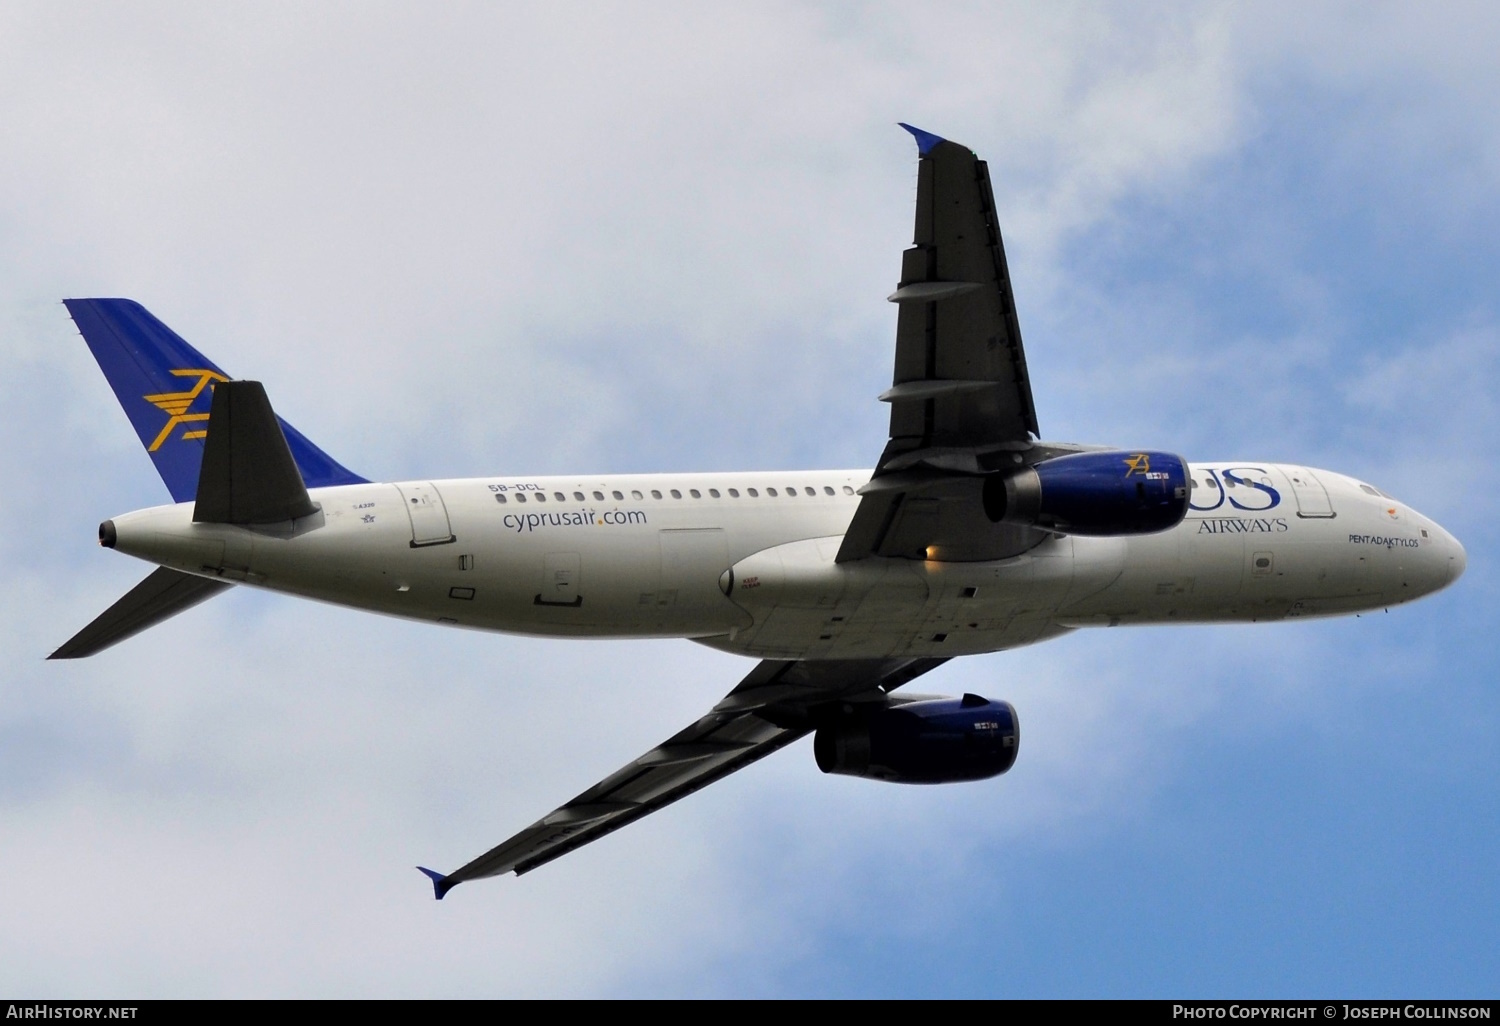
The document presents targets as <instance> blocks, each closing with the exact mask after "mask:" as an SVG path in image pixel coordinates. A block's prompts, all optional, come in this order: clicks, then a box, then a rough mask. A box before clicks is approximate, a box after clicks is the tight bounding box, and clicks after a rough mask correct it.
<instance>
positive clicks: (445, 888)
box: [417, 866, 458, 901]
mask: <svg viewBox="0 0 1500 1026" xmlns="http://www.w3.org/2000/svg"><path fill="white" fill-rule="evenodd" d="M417 868H418V869H419V870H421V871H422V873H423V874H424V875H425V876H426V877H427V879H429V880H431V881H432V896H433V897H434V898H436V899H437V900H438V901H442V900H443V895H445V894H447V893H448V892H449V891H451V890H453V888H455V887H457V886H458V881H457V880H453V881H449V879H448V878H447V877H446V876H444V875H443V874H442V873H439V872H438V871H437V870H435V869H428V868H427V867H426V866H418V867H417Z"/></svg>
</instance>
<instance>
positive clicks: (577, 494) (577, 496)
mask: <svg viewBox="0 0 1500 1026" xmlns="http://www.w3.org/2000/svg"><path fill="white" fill-rule="evenodd" d="M573 498H575V499H577V500H578V501H579V502H582V501H583V493H582V492H574V493H573Z"/></svg>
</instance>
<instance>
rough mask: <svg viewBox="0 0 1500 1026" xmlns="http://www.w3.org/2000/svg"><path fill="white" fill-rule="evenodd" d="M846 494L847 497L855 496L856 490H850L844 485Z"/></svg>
mask: <svg viewBox="0 0 1500 1026" xmlns="http://www.w3.org/2000/svg"><path fill="white" fill-rule="evenodd" d="M844 494H845V495H853V494H854V489H853V488H850V487H849V486H848V485H844Z"/></svg>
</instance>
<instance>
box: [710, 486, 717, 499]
mask: <svg viewBox="0 0 1500 1026" xmlns="http://www.w3.org/2000/svg"><path fill="white" fill-rule="evenodd" d="M708 494H709V495H710V496H712V497H713V498H715V499H717V498H718V497H719V490H718V489H717V488H710V489H709V490H708Z"/></svg>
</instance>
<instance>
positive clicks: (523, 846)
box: [417, 659, 946, 899]
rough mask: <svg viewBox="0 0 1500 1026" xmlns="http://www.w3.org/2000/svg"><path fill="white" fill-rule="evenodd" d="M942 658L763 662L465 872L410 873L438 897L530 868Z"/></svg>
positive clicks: (878, 696) (875, 697)
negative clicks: (695, 715) (833, 708)
mask: <svg viewBox="0 0 1500 1026" xmlns="http://www.w3.org/2000/svg"><path fill="white" fill-rule="evenodd" d="M945 661H946V660H943V659H886V660H837V661H835V660H829V661H818V662H774V661H770V660H767V661H765V662H762V663H760V664H758V665H757V666H756V667H755V669H754V670H751V671H750V673H749V675H748V676H746V677H745V679H744V680H742V681H741V682H740V683H739V685H738V686H736V687H735V689H734V690H733V691H731V692H730V693H729V694H728V695H726V696H725V697H724V699H723V701H721V702H719V704H718V705H716V706H714V707H713V709H712V710H710V711H709V713H708V714H707V715H706V716H704V717H702V718H701V719H699V720H698V721H697V722H696V723H694V724H693V725H692V726H690V727H688V728H687V729H685V730H681V731H679V732H678V733H676V734H674V735H672V736H671V737H670V738H668V739H667V740H666V741H663V742H662V743H661V744H659V745H657V746H656V747H655V748H653V749H651V750H650V751H649V752H647V753H645V754H644V755H642V756H641V757H640V758H638V759H636V760H635V761H633V762H631V763H630V764H628V765H626V766H624V767H623V768H621V769H620V770H618V771H616V772H615V773H613V774H611V775H610V776H608V777H606V778H605V779H603V780H601V781H600V782H599V783H597V784H595V785H594V786H593V787H591V788H589V789H588V790H587V791H585V792H583V793H582V794H580V795H579V796H578V797H576V798H574V799H573V800H572V801H570V802H568V803H567V804H566V805H563V806H562V807H561V808H558V809H556V810H554V811H552V812H550V813H548V814H547V815H546V816H543V817H542V818H541V819H539V820H537V821H536V822H535V823H533V824H532V825H531V826H529V827H527V828H526V829H525V830H522V831H521V832H520V833H518V834H516V835H515V836H514V837H511V838H509V839H508V840H505V841H502V842H501V843H500V844H498V845H496V846H495V847H493V848H491V849H490V850H489V851H487V852H485V853H484V854H483V855H481V856H479V857H478V858H477V859H474V860H473V861H472V862H470V863H468V864H467V865H465V866H463V867H462V868H460V869H457V870H455V871H454V872H452V873H448V874H446V875H445V874H442V873H438V872H436V871H434V870H431V869H425V868H423V867H420V866H419V867H417V868H419V869H421V870H422V872H423V873H425V874H427V876H428V877H429V878H431V880H432V886H433V892H434V894H435V895H436V896H437V897H438V898H439V899H441V898H442V897H443V895H445V894H447V893H448V891H450V890H452V889H453V888H454V887H456V886H457V885H458V884H461V883H463V882H464V881H466V880H477V879H480V878H482V877H486V876H499V875H501V874H502V873H510V872H514V873H516V874H517V875H520V874H521V873H526V872H529V871H531V870H533V869H535V868H537V867H538V866H541V865H545V864H546V863H548V862H551V861H552V860H553V859H555V858H558V857H560V856H562V855H566V854H567V853H568V852H570V851H573V850H574V849H575V848H579V847H582V846H583V845H585V844H588V843H589V842H590V841H596V840H598V839H599V838H601V837H603V836H604V835H605V834H608V833H611V832H613V831H615V830H618V829H620V828H621V827H623V826H625V825H627V824H629V823H633V822H635V821H636V820H638V819H640V818H641V817H642V816H648V815H650V814H651V813H653V812H655V811H657V810H658V809H661V808H664V807H666V806H668V805H670V804H672V803H673V802H675V801H677V800H678V799H679V798H685V797H686V796H688V795H690V794H692V793H693V792H694V791H697V790H698V789H699V788H702V787H707V786H708V785H709V784H712V783H713V782H714V781H716V780H719V779H721V778H723V777H727V776H728V775H729V774H731V773H733V772H734V771H735V770H738V769H742V768H743V767H745V766H748V765H750V764H751V763H752V762H756V761H758V760H760V759H763V758H765V757H766V756H767V755H770V754H771V753H772V752H774V751H777V750H778V749H781V748H784V747H786V746H787V745H789V744H791V743H792V742H793V741H796V740H797V739H798V738H800V737H802V736H803V735H805V734H807V733H809V732H810V731H811V730H813V729H814V728H815V727H816V726H817V722H818V719H819V715H820V713H821V712H822V711H823V709H825V708H826V707H828V706H830V704H831V703H845V702H848V703H853V702H879V701H883V700H884V699H885V696H886V695H887V694H888V693H889V692H891V691H894V690H895V689H896V688H899V687H901V686H902V685H903V684H906V683H908V682H910V681H913V680H915V679H916V678H918V677H920V676H921V675H922V674H924V673H926V672H927V671H928V670H931V669H933V668H935V667H937V666H940V665H941V664H942V663H943V662H945Z"/></svg>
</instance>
